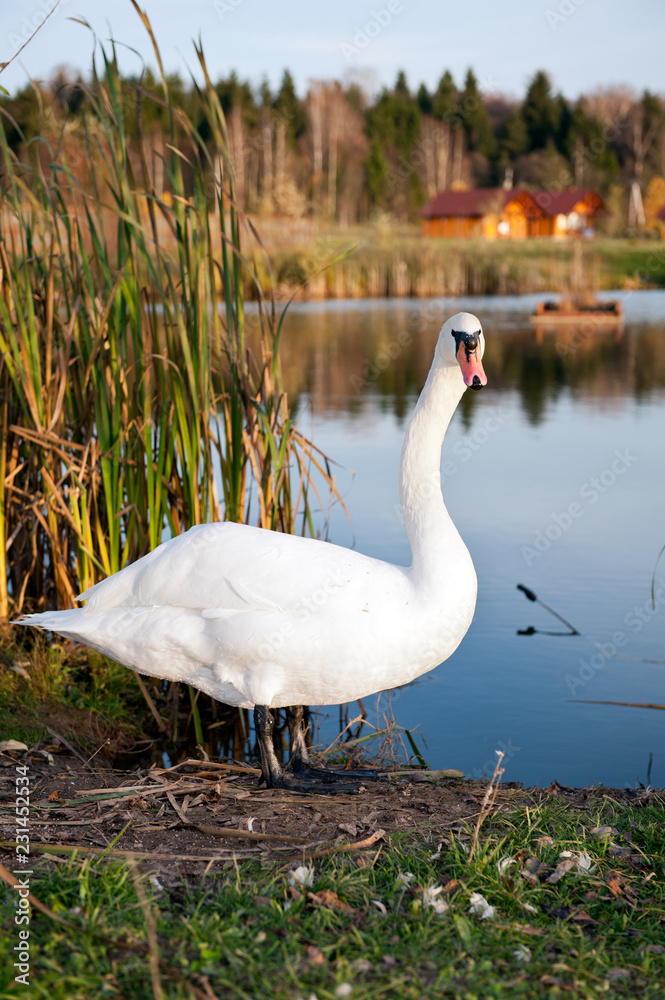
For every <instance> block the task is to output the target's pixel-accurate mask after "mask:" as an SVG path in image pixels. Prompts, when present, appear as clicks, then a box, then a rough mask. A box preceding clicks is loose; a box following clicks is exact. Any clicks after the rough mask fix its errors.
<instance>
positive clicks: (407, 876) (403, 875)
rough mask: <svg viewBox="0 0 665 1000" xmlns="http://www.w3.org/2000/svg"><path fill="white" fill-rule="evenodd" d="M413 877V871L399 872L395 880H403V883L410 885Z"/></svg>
mask: <svg viewBox="0 0 665 1000" xmlns="http://www.w3.org/2000/svg"><path fill="white" fill-rule="evenodd" d="M415 877H416V876H415V875H414V874H413V872H400V873H399V875H398V876H397V881H398V882H403V883H404V885H411V883H412V882H413V880H414V878H415Z"/></svg>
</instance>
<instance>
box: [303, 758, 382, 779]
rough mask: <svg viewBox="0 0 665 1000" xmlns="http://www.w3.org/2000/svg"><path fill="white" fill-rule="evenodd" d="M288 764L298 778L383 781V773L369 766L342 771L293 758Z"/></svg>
mask: <svg viewBox="0 0 665 1000" xmlns="http://www.w3.org/2000/svg"><path fill="white" fill-rule="evenodd" d="M289 765H290V766H292V768H293V773H294V774H295V775H296V777H298V778H304V779H305V780H306V781H327V782H331V783H332V782H335V781H385V780H386V778H385V775H383V774H379V772H378V771H374V770H372V769H371V768H367V770H354V769H349V770H348V771H347V770H344V771H336V770H335V769H334V768H332V767H314V765H313V764H310V763H308V762H306V761H298V762H296V761H294V760H293V758H292V759H291V760H290V761H289Z"/></svg>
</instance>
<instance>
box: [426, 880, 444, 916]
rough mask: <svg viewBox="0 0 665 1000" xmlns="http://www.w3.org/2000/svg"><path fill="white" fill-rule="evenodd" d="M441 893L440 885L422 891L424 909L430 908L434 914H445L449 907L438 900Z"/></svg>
mask: <svg viewBox="0 0 665 1000" xmlns="http://www.w3.org/2000/svg"><path fill="white" fill-rule="evenodd" d="M442 892H443V886H442V885H432V886H428V887H427V889H423V906H424V907H425V908H427V907H428V906H431V907H432V909H433V910H434V912H435V913H445V912H446V910H449V909H450V907H449V906H448V904H447V903H446V902H444V900H443V899H439V896H440V895H441V893H442Z"/></svg>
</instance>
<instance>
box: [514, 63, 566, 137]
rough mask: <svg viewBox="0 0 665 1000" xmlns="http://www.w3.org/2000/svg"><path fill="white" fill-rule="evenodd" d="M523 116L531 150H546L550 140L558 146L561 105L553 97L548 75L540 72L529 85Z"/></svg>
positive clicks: (523, 106)
mask: <svg viewBox="0 0 665 1000" xmlns="http://www.w3.org/2000/svg"><path fill="white" fill-rule="evenodd" d="M522 116H523V118H524V124H525V125H526V131H527V134H528V136H529V150H530V151H532V150H534V149H544V148H545V146H546V145H547V142H548V140H553V141H554V142H555V143H556V144H557V145H558V144H559V141H560V133H561V104H560V103H559V101H558V100H557V99H556V98H555V97H553V96H552V87H551V84H550V79H549V77H548V75H547V73H545V72H543V70H539V71H538V72H537V73H536V75H535V76H534V78H533V80H532V81H531V83H530V84H529V89H528V90H527V92H526V97H525V98H524V104H523V105H522Z"/></svg>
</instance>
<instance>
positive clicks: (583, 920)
mask: <svg viewBox="0 0 665 1000" xmlns="http://www.w3.org/2000/svg"><path fill="white" fill-rule="evenodd" d="M570 919H571V920H574V921H575V923H576V924H597V923H598V921H597V920H594V919H593V917H591V916H589V914H588V913H587V911H586V910H571V913H570Z"/></svg>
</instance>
